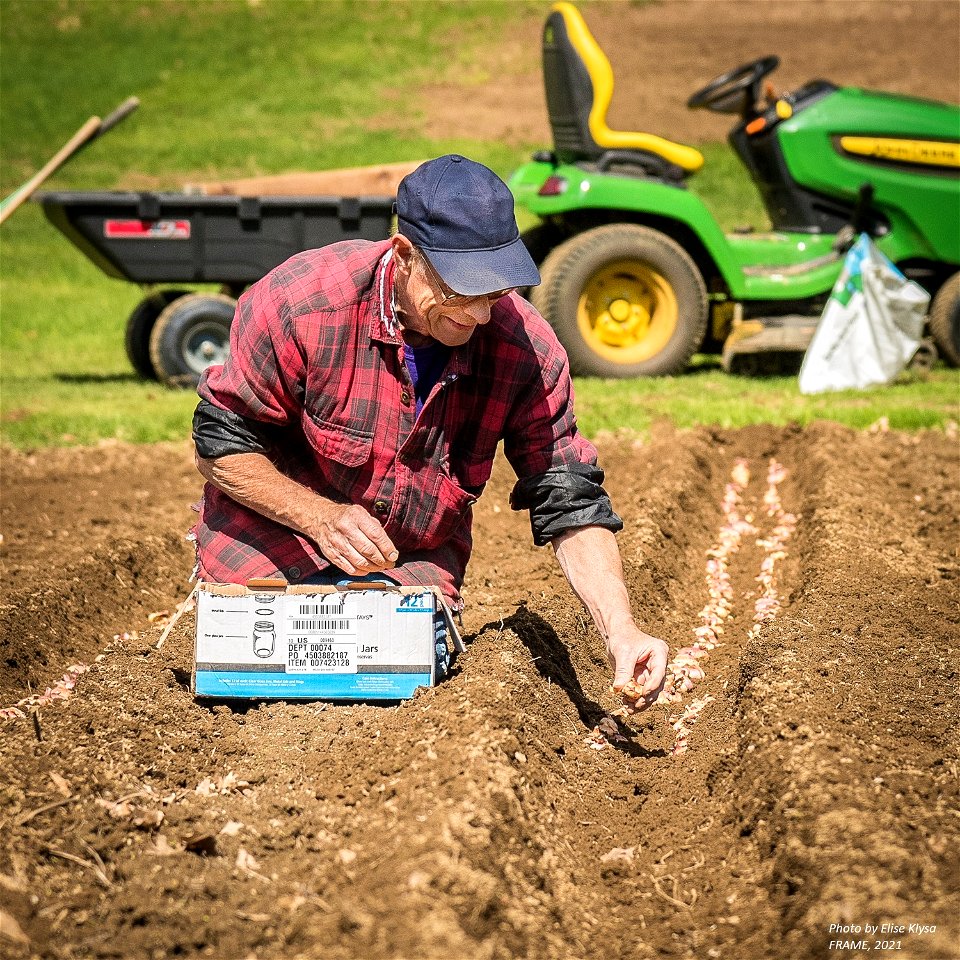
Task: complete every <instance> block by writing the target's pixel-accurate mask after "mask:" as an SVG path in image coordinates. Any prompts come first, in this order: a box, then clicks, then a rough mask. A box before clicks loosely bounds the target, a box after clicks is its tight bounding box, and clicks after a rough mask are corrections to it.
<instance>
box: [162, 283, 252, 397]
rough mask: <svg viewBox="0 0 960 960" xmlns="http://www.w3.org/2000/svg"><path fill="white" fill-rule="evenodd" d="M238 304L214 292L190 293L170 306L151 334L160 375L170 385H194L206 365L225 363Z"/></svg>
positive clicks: (164, 311) (189, 386)
mask: <svg viewBox="0 0 960 960" xmlns="http://www.w3.org/2000/svg"><path fill="white" fill-rule="evenodd" d="M236 307H237V302H236V301H235V300H234V299H233V298H232V297H225V296H223V295H222V294H213V293H191V294H188V295H187V296H185V297H180V298H179V299H177V300H175V301H174V302H173V303H171V304H170V305H169V306H167V307H166V308H165V309H164V310H163V312H162V313H161V314H160V316H159V317H157V322H156V323H155V324H154V327H153V332H152V333H151V334H150V359H151V361H152V362H153V366H154V369H155V370H156V371H157V377H158V378H159V379H160V380H162V381H163V382H164V383H165V384H167V385H168V386H171V387H188V388H193V387H195V386H196V385H197V384H198V383H199V382H200V374H202V373H203V371H204V370H206V369H207V367H209V366H212V365H213V364H216V363H223V362H224V360H226V359H227V357H228V356H229V354H230V323H231V321H232V320H233V314H234V311H235V310H236Z"/></svg>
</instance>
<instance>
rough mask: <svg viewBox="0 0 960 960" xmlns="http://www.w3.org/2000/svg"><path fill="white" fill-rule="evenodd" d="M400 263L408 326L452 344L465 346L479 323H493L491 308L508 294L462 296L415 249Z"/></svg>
mask: <svg viewBox="0 0 960 960" xmlns="http://www.w3.org/2000/svg"><path fill="white" fill-rule="evenodd" d="M404 252H405V253H406V252H407V251H404ZM398 265H400V266H401V268H402V271H403V273H404V274H405V278H406V283H405V285H404V286H405V289H403V290H402V291H400V297H399V299H400V307H401V309H402V310H403V313H404V316H403V326H404V330H405V331H408V332H413V333H415V334H420V335H421V336H424V337H430V338H432V339H433V340H437V341H439V342H440V343H442V344H445V345H446V346H448V347H459V346H462V345H463V344H465V343H466V342H467V341H468V340H469V339H470V337H471V336H473V332H474V331H475V330H476V329H477V327H480V326H483V325H484V324H485V323H489V322H490V308H491V307H492V305H493V304H494V303H495V302H496V301H497V300H498V299H499V298H500V296H504V295H505V293H500V294H497V295H492V296H479V297H466V298H463V297H460V296H458V295H457V294H456V293H454V291H452V290H451V289H450V288H449V287H447V285H446V284H445V283H444V282H443V280H441V279H440V277H439V276H437V274H436V271H434V270H433V268H432V267H431V266H430V264H429V263H428V261H427V259H426V257H424V256H423V254H421V253H417V252H414V251H413V250H412V249H411V250H410V251H409V253H408V255H407V257H406V258H405V259H403V260H401V261H400V263H399V264H398ZM507 292H509V291H507ZM451 298H452V299H451Z"/></svg>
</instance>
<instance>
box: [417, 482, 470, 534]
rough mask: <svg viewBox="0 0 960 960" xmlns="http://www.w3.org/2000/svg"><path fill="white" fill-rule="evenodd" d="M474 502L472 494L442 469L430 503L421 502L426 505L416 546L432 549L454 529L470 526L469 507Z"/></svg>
mask: <svg viewBox="0 0 960 960" xmlns="http://www.w3.org/2000/svg"><path fill="white" fill-rule="evenodd" d="M476 502H477V497H476V495H475V494H473V493H470V492H469V491H467V490H464V489H463V488H462V487H460V486H459V485H458V484H457V483H456V482H455V481H454V480H453V479H451V478H450V477H448V476H447V475H446V474H445V473H438V474H437V480H436V483H435V485H434V488H433V491H432V496H431V497H430V499H429V504H426V503H425V504H423V506H424V507H427V509H425V510H424V518H423V522H422V524H421V525H420V529H419V530H418V531H417V538H416V540H417V543H416V549H419V550H435V549H436V548H437V547H439V546H442V545H443V544H444V543H446V542H447V540H449V539H450V537H451V536H452V535H453V534H454V533H455V532H456V531H457V529H459V528H460V527H462V526H469V524H470V521H471V517H470V508H471V507H472V506H473V505H474V504H475V503H476ZM431 508H432V509H431Z"/></svg>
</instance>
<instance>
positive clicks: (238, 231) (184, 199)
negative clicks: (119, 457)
mask: <svg viewBox="0 0 960 960" xmlns="http://www.w3.org/2000/svg"><path fill="white" fill-rule="evenodd" d="M36 200H37V201H38V202H39V203H40V204H42V206H43V210H44V213H45V214H46V216H47V219H49V220H50V222H51V223H52V224H53V225H54V226H55V227H56V228H57V229H58V230H60V231H61V232H62V233H63V234H64V235H65V236H66V237H67V238H68V239H69V240H70V241H71V242H72V243H73V244H74V245H75V246H76V247H78V248H79V249H80V250H81V251H82V252H83V253H84V254H86V256H87V257H89V258H90V260H92V261H93V262H94V263H95V264H96V265H97V266H98V267H100V268H101V269H102V270H103V271H104V272H105V273H106V274H107V275H108V276H111V277H117V278H120V279H123V280H129V281H131V282H133V283H137V284H141V285H142V286H143V287H144V288H145V290H146V296H145V297H144V299H143V300H142V301H141V302H140V303H139V304H138V305H137V307H136V308H135V309H134V311H133V313H131V315H130V318H129V320H128V321H127V331H126V347H127V355H128V356H129V358H130V362H131V363H132V364H133V366H134V368H135V369H136V370H137V372H138V373H140V374H141V375H142V376H144V377H149V378H154V379H159V380H161V381H162V382H164V383H166V384H169V385H170V386H178V387H193V386H195V385H196V384H197V382H198V380H199V378H200V374H201V373H202V372H203V370H204V369H205V368H206V367H208V366H210V365H211V364H213V363H220V362H222V361H223V359H224V358H225V357H226V355H227V352H228V350H229V342H230V323H231V321H232V320H233V313H234V308H235V307H236V298H237V297H238V296H239V295H240V294H241V293H242V292H243V290H244V289H245V288H246V287H247V286H249V285H250V284H251V283H254V282H255V281H257V280H259V279H260V278H261V277H263V276H264V275H265V274H266V273H268V272H269V271H270V270H272V269H273V268H274V267H275V266H277V265H278V264H280V263H283V261H284V260H286V259H288V258H289V257H291V256H293V255H294V254H295V253H299V252H300V251H302V250H308V249H311V248H313V247H321V246H324V245H325V244H328V243H334V242H336V241H338V240H347V239H353V238H362V239H365V240H383V239H385V238H386V237H388V236H389V235H390V227H391V217H392V210H393V198H392V197H389V196H357V197H347V196H263V197H251V196H205V195H201V194H190V193H121V192H103V193H95V192H91V193H42V194H38V195H37V197H36ZM210 283H213V284H219V285H220V292H219V293H209V292H196V291H193V290H191V289H190V288H189V286H184V285H189V284H210Z"/></svg>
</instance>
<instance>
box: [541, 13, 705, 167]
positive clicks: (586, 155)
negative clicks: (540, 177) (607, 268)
mask: <svg viewBox="0 0 960 960" xmlns="http://www.w3.org/2000/svg"><path fill="white" fill-rule="evenodd" d="M543 77H544V86H545V88H546V93H547V110H548V112H549V114H550V126H551V127H552V128H553V142H554V147H555V149H556V152H557V155H558V156H560V157H561V159H582V160H598V159H600V158H601V157H602V156H603V155H604V154H608V153H610V152H611V151H618V152H620V151H627V152H636V153H637V154H639V155H651V154H652V155H653V156H654V157H659V158H660V159H661V160H663V161H666V162H667V163H669V164H672V165H673V166H674V167H677V168H679V170H680V171H682V173H683V174H684V175H686V174H690V173H693V172H695V171H696V170H699V169H700V168H701V167H702V166H703V154H701V153H700V151H699V150H695V149H694V148H693V147H687V146H684V145H683V144H682V143H674V142H673V141H672V140H666V139H664V138H663V137H658V136H655V135H654V134H652V133H631V132H627V131H623V130H611V129H610V127H608V126H607V109H608V108H609V106H610V101H611V99H612V98H613V70H612V69H611V67H610V61H609V60H608V59H607V57H606V54H605V53H604V52H603V50H602V49H601V48H600V45H599V44H598V43H597V41H596V40H595V39H594V36H593V34H592V33H591V32H590V28H589V27H588V26H587V24H586V21H585V20H584V19H583V17H582V16H581V14H580V11H579V10H578V9H577V8H576V7H575V6H574V5H573V4H572V3H566V2H561V3H555V4H554V5H553V7H552V8H551V10H550V14H549V16H548V17H547V22H546V25H545V26H544V31H543Z"/></svg>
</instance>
